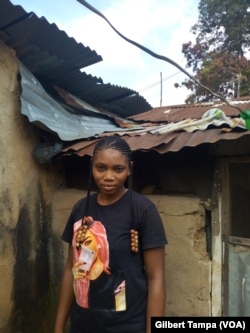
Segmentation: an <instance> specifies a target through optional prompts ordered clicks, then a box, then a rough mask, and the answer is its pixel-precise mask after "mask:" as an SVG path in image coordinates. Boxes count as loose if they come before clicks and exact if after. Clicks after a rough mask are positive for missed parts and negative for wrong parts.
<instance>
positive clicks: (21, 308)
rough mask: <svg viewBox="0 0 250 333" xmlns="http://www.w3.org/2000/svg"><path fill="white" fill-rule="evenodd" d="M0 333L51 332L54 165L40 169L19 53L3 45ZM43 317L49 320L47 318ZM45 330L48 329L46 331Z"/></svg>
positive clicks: (0, 81)
mask: <svg viewBox="0 0 250 333" xmlns="http://www.w3.org/2000/svg"><path fill="white" fill-rule="evenodd" d="M0 55H1V56H0V59H1V60H0V128H1V130H0V276H1V283H0V332H1V333H9V332H14V333H16V332H19V333H21V332H27V333H29V332H37V333H38V332H49V331H50V330H48V329H45V328H47V327H48V325H49V324H48V323H49V321H50V320H49V318H47V316H48V315H46V314H45V315H44V313H45V312H46V311H45V309H46V308H47V310H48V308H49V307H50V304H51V302H50V297H49V294H50V292H51V288H50V286H51V283H52V282H51V276H50V251H49V240H50V237H51V236H52V235H51V230H50V228H51V202H50V201H51V193H52V190H53V187H54V186H55V187H56V184H57V180H56V176H55V172H54V170H53V167H41V166H38V165H37V164H36V163H35V162H34V160H33V158H32V149H33V148H34V146H35V144H36V143H37V141H38V138H37V135H36V131H35V127H34V126H33V125H32V124H30V123H29V122H28V120H27V119H26V118H25V117H24V116H23V115H21V113H20V100H19V96H20V84H19V81H18V63H17V59H16V57H15V53H14V52H13V51H12V50H10V49H9V48H8V47H7V46H6V45H4V44H3V43H2V42H0ZM42 318H43V319H44V320H42ZM44 327H45V328H44Z"/></svg>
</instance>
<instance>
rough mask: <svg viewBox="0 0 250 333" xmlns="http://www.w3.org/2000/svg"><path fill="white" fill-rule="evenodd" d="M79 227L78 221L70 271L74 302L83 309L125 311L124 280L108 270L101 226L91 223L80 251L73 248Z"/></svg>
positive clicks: (121, 275) (105, 237) (119, 274)
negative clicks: (72, 280) (72, 278)
mask: <svg viewBox="0 0 250 333" xmlns="http://www.w3.org/2000/svg"><path fill="white" fill-rule="evenodd" d="M80 227H81V221H78V222H76V223H75V224H74V238H73V259H74V260H73V261H74V265H73V268H72V272H73V276H74V292H75V296H76V301H77V303H78V304H79V305H80V306H81V307H85V308H92V309H103V310H113V311H123V310H126V283H125V279H124V276H123V273H122V272H121V271H114V270H112V267H111V269H110V267H109V243H108V239H107V234H106V229H105V227H104V226H103V224H102V223H101V222H99V221H95V222H94V223H93V224H92V225H91V226H90V227H89V229H88V230H87V232H86V234H85V238H84V240H83V243H82V244H81V247H80V249H77V248H76V246H74V239H76V234H77V232H78V230H79V228H80ZM92 281H93V282H92Z"/></svg>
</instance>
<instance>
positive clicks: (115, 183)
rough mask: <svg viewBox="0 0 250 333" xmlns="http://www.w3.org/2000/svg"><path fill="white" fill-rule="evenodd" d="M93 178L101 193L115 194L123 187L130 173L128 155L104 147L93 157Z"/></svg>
mask: <svg viewBox="0 0 250 333" xmlns="http://www.w3.org/2000/svg"><path fill="white" fill-rule="evenodd" d="M92 173H93V178H94V180H95V183H96V185H97V186H98V188H99V190H100V192H101V193H103V194H105V195H114V194H116V193H118V192H119V191H120V190H121V189H122V188H123V187H124V183H125V181H126V179H127V177H128V176H129V175H130V165H129V161H128V159H127V157H126V156H125V155H124V154H122V153H121V152H119V151H118V150H115V149H110V148H109V149H103V150H100V151H98V152H97V153H96V155H95V156H94V158H93V167H92Z"/></svg>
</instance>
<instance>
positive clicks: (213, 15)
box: [176, 0, 250, 103]
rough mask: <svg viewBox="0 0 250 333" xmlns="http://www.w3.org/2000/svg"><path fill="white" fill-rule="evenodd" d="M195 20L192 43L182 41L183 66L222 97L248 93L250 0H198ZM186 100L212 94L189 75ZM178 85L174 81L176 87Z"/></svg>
mask: <svg viewBox="0 0 250 333" xmlns="http://www.w3.org/2000/svg"><path fill="white" fill-rule="evenodd" d="M198 9H199V18H198V23H197V24H195V25H194V26H193V27H192V29H191V30H192V32H193V33H194V34H195V35H196V41H195V44H192V43H191V42H189V43H185V44H183V45H182V52H183V54H184V56H185V58H186V60H187V68H190V69H192V71H193V73H194V77H195V79H196V80H198V81H199V82H201V83H202V84H203V85H204V86H206V87H208V88H210V89H211V90H212V91H213V92H216V93H217V94H220V95H222V96H223V97H224V98H233V97H239V96H246V95H249V94H250V61H249V60H248V59H247V52H249V50H250V0H200V3H199V7H198ZM182 85H184V86H186V87H187V88H188V89H189V90H191V94H190V96H189V97H188V98H187V100H186V102H187V103H197V102H208V101H214V100H215V99H216V98H215V97H214V95H213V94H211V93H210V92H209V91H207V90H206V89H204V88H202V87H201V86H199V85H197V83H196V82H195V81H193V80H191V79H188V80H185V81H184V82H182ZM178 86H179V85H178V84H176V87H178Z"/></svg>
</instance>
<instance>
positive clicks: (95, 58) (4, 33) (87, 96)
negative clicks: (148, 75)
mask: <svg viewBox="0 0 250 333" xmlns="http://www.w3.org/2000/svg"><path fill="white" fill-rule="evenodd" d="M0 39H2V40H3V41H4V42H5V43H6V44H7V45H8V46H10V47H11V48H13V49H14V50H15V51H16V55H17V57H18V58H19V60H20V61H21V62H22V63H23V64H24V65H25V66H26V67H27V68H28V69H29V70H30V71H31V72H32V74H33V75H35V76H36V78H37V79H38V80H39V81H40V82H41V83H42V85H43V86H44V87H45V89H46V90H48V91H49V92H50V93H51V94H53V92H54V91H53V89H52V90H51V86H52V85H53V84H56V85H58V86H59V87H61V88H63V89H64V90H66V91H68V92H70V93H71V94H73V95H75V96H77V97H79V98H80V99H83V100H85V101H86V102H88V103H90V104H92V105H94V106H96V107H100V108H103V109H106V110H108V111H111V112H113V113H116V114H117V115H119V116H121V117H128V116H132V115H134V114H137V113H140V112H145V111H146V110H150V109H151V108H152V107H151V106H150V104H149V103H148V102H147V101H146V100H145V99H144V98H143V97H142V96H140V95H139V94H138V93H137V92H136V91H133V90H131V89H128V88H123V87H119V86H114V85H111V84H110V83H108V84H104V83H103V81H102V79H101V78H97V77H92V76H91V75H87V74H86V73H84V72H81V69H82V68H86V67H87V66H89V65H93V64H95V63H97V62H99V61H101V60H102V57H101V56H100V55H98V54H97V53H96V52H95V51H93V50H90V48H89V47H86V46H84V45H83V44H81V43H77V42H76V41H75V39H74V38H71V37H69V36H68V35H67V34H66V33H65V32H64V31H62V30H60V29H58V27H57V26H56V25H55V24H53V23H52V24H50V23H49V22H48V21H47V20H46V19H45V18H44V17H41V18H39V17H37V16H36V14H35V13H33V12H31V13H27V12H26V11H25V10H24V9H23V8H22V7H21V6H16V5H13V4H12V3H11V2H10V1H9V0H1V1H0Z"/></svg>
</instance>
